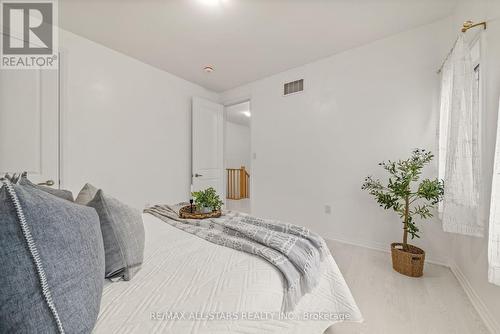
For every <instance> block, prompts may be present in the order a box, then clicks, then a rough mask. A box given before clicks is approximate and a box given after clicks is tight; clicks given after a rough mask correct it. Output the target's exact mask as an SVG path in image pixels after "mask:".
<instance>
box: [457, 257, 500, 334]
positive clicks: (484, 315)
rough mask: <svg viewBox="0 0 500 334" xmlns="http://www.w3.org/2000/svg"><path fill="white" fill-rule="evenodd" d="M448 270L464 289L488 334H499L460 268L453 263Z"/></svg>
mask: <svg viewBox="0 0 500 334" xmlns="http://www.w3.org/2000/svg"><path fill="white" fill-rule="evenodd" d="M450 270H451V272H452V273H453V275H455V277H456V278H457V280H458V282H459V283H460V285H461V286H462V288H463V289H464V291H465V294H466V295H467V297H469V300H470V302H471V303H472V306H474V308H475V309H476V311H477V313H479V316H480V317H481V319H482V320H483V322H484V324H485V325H486V327H487V328H488V330H489V331H490V333H492V334H500V324H499V323H498V322H497V320H496V319H495V317H493V315H492V314H491V312H490V311H489V310H488V308H487V307H486V305H485V304H484V303H483V301H482V299H481V298H480V297H479V295H478V294H477V293H476V291H475V290H474V288H473V287H472V285H471V284H470V282H469V280H468V279H467V277H466V276H465V275H464V273H463V272H462V270H460V268H459V267H458V266H457V265H456V264H455V263H451V264H450Z"/></svg>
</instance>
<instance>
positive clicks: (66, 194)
mask: <svg viewBox="0 0 500 334" xmlns="http://www.w3.org/2000/svg"><path fill="white" fill-rule="evenodd" d="M19 184H21V185H23V186H30V187H34V188H37V189H40V190H42V191H45V192H46V193H49V194H51V195H54V196H57V197H59V198H62V199H65V200H67V201H70V202H73V193H72V192H71V191H69V190H64V189H54V188H50V187H46V186H39V185H37V184H34V183H32V182H31V181H30V180H28V179H27V178H26V177H21V180H19Z"/></svg>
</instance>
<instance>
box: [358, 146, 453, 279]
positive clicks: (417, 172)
mask: <svg viewBox="0 0 500 334" xmlns="http://www.w3.org/2000/svg"><path fill="white" fill-rule="evenodd" d="M433 158H434V155H433V154H432V153H431V152H428V151H426V150H423V149H416V150H414V151H413V152H412V156H411V157H410V158H409V159H406V160H398V161H387V162H381V163H380V164H379V165H380V166H382V168H384V169H385V170H386V171H387V172H388V173H389V180H388V183H387V185H383V184H382V182H381V181H380V180H378V179H373V178H372V177H371V176H368V177H367V178H366V179H365V182H364V183H363V186H362V189H363V190H367V191H368V192H369V193H370V195H372V196H374V197H375V199H376V200H377V202H378V204H379V205H380V206H381V207H383V208H384V209H386V210H393V211H395V212H396V213H397V214H398V215H399V216H400V218H401V219H402V223H403V242H402V243H393V244H391V254H392V266H393V268H394V270H396V271H397V272H399V273H401V274H403V275H407V276H411V277H420V276H422V275H423V269H424V261H425V252H424V251H423V250H422V249H420V248H418V247H416V246H414V245H410V244H409V243H408V234H409V235H410V236H411V238H412V239H414V238H420V235H419V229H418V227H417V225H416V224H415V218H417V217H419V218H421V219H428V218H431V217H432V216H433V210H434V208H435V207H436V205H437V204H438V203H439V202H440V201H441V200H442V199H443V195H444V183H443V181H441V180H438V179H437V178H436V179H432V180H431V179H424V180H422V181H421V182H420V183H418V181H419V179H420V176H421V174H422V169H423V168H424V167H425V165H427V164H429V163H430V162H431V161H432V159H433Z"/></svg>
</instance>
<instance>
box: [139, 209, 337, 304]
mask: <svg viewBox="0 0 500 334" xmlns="http://www.w3.org/2000/svg"><path fill="white" fill-rule="evenodd" d="M185 205H189V204H188V203H180V204H177V205H173V206H169V205H155V206H153V207H149V208H147V209H145V210H144V212H145V213H149V214H152V215H154V216H156V217H158V218H160V219H161V220H163V221H165V222H166V223H168V224H170V225H172V226H174V227H176V228H178V229H181V230H183V231H185V232H188V233H191V234H194V235H196V236H198V237H200V238H202V239H205V240H207V241H210V242H212V243H215V244H218V245H221V246H225V247H229V248H233V249H236V250H239V251H243V252H247V253H250V254H254V255H257V256H260V257H262V258H263V259H265V260H267V261H269V262H270V263H271V264H272V265H274V266H275V267H276V268H277V269H278V270H279V271H280V272H281V273H282V274H283V277H284V278H285V282H286V286H285V291H284V297H283V304H282V311H283V312H291V311H293V310H294V308H295V306H296V305H297V303H298V302H299V301H300V298H301V297H302V296H304V295H305V294H306V293H309V292H311V291H312V290H313V289H314V288H315V287H316V285H317V284H318V282H319V279H320V277H321V274H322V272H321V263H322V260H323V258H325V257H326V256H328V255H329V251H328V248H327V246H326V244H325V241H324V240H323V238H321V237H320V236H319V235H318V234H316V233H314V232H311V231H309V230H308V229H306V228H304V227H302V226H297V225H293V224H288V223H282V222H278V221H275V220H269V219H262V218H256V217H252V216H250V215H247V214H243V213H239V212H232V211H226V212H224V214H223V215H222V216H221V217H220V218H212V219H205V220H192V219H181V218H179V209H180V208H181V207H182V206H185Z"/></svg>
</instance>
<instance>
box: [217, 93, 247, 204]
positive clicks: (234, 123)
mask: <svg viewBox="0 0 500 334" xmlns="http://www.w3.org/2000/svg"><path fill="white" fill-rule="evenodd" d="M250 107H251V106H250V101H244V102H240V103H237V104H233V105H229V106H226V107H225V108H224V109H225V120H224V132H225V136H224V166H225V185H226V209H228V210H234V211H241V212H245V213H251V197H252V187H251V184H252V182H251V181H252V176H253V175H252V163H251V161H252V159H251V155H252V153H251V131H250V129H251V119H252V112H251V108H250Z"/></svg>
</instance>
